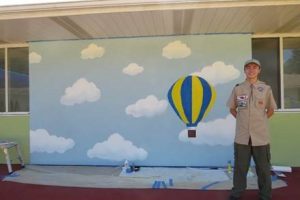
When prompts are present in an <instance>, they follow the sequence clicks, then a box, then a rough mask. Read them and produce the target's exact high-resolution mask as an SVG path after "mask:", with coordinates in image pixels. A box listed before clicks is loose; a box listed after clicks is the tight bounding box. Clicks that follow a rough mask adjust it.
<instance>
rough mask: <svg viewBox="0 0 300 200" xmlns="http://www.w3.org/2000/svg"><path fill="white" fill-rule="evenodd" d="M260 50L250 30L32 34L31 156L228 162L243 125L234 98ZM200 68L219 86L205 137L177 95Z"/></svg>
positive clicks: (96, 161)
mask: <svg viewBox="0 0 300 200" xmlns="http://www.w3.org/2000/svg"><path fill="white" fill-rule="evenodd" d="M250 57H251V40H250V36H249V35H207V36H197V35H194V36H172V37H171V36H170V37H144V38H121V39H101V40H100V39H99V40H80V41H79V40H78V41H77V40H74V41H55V42H34V43H31V44H30V89H31V90H30V110H31V112H30V116H31V131H30V136H31V137H30V143H31V162H32V163H39V164H82V165H119V164H121V163H123V162H124V160H125V159H128V160H130V161H132V162H134V163H135V164H137V165H148V166H212V165H226V163H227V160H230V159H232V143H233V135H234V126H235V120H234V119H233V118H232V117H231V116H230V115H229V113H228V109H227V108H226V101H227V98H228V96H229V94H230V92H231V89H232V87H233V86H234V85H235V84H236V83H238V82H241V81H243V79H244V76H243V67H242V66H243V63H244V61H245V60H246V59H248V58H250ZM190 74H193V75H198V76H201V77H203V78H204V79H206V80H207V81H208V82H209V83H210V84H212V85H214V87H215V89H216V91H217V99H216V103H215V106H214V107H213V109H212V110H211V112H210V113H209V114H208V117H207V118H206V119H204V120H203V122H201V123H200V124H199V125H198V127H197V138H195V139H189V138H187V134H186V127H185V124H184V123H183V122H181V121H180V120H179V118H178V117H177V115H176V114H175V112H174V111H173V110H172V108H171V106H170V105H169V103H168V100H167V92H168V90H169V88H170V87H171V85H172V84H173V83H174V82H175V81H176V80H177V79H179V78H180V77H182V76H187V75H190Z"/></svg>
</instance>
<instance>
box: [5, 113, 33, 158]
mask: <svg viewBox="0 0 300 200" xmlns="http://www.w3.org/2000/svg"><path fill="white" fill-rule="evenodd" d="M0 140H11V141H16V142H17V143H18V144H19V145H20V148H21V151H22V156H23V159H24V161H25V162H26V163H29V116H27V115H23V116H0ZM9 152H10V158H11V160H12V163H19V160H18V159H17V154H16V151H15V149H10V150H9ZM0 162H1V163H5V158H4V154H3V153H2V152H1V153H0Z"/></svg>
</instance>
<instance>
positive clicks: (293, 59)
mask: <svg viewBox="0 0 300 200" xmlns="http://www.w3.org/2000/svg"><path fill="white" fill-rule="evenodd" d="M283 73H284V76H283V83H284V107H285V108H300V38H284V39H283Z"/></svg>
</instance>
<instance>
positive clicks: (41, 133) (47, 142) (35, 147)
mask: <svg viewBox="0 0 300 200" xmlns="http://www.w3.org/2000/svg"><path fill="white" fill-rule="evenodd" d="M74 146H75V142H74V140H72V139H70V138H64V137H58V136H56V135H51V134H49V133H48V131H47V130H45V129H36V130H30V152H31V153H34V152H37V153H44V152H45V153H65V152H66V151H67V150H69V149H72V148H73V147H74Z"/></svg>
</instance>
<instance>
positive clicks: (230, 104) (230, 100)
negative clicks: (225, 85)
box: [226, 88, 236, 108]
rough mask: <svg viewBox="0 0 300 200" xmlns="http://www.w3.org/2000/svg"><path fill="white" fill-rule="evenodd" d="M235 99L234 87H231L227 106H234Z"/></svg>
mask: <svg viewBox="0 0 300 200" xmlns="http://www.w3.org/2000/svg"><path fill="white" fill-rule="evenodd" d="M235 100H236V95H235V88H233V90H232V92H231V95H230V97H229V99H228V101H227V104H226V105H227V107H228V108H236V103H235Z"/></svg>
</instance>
